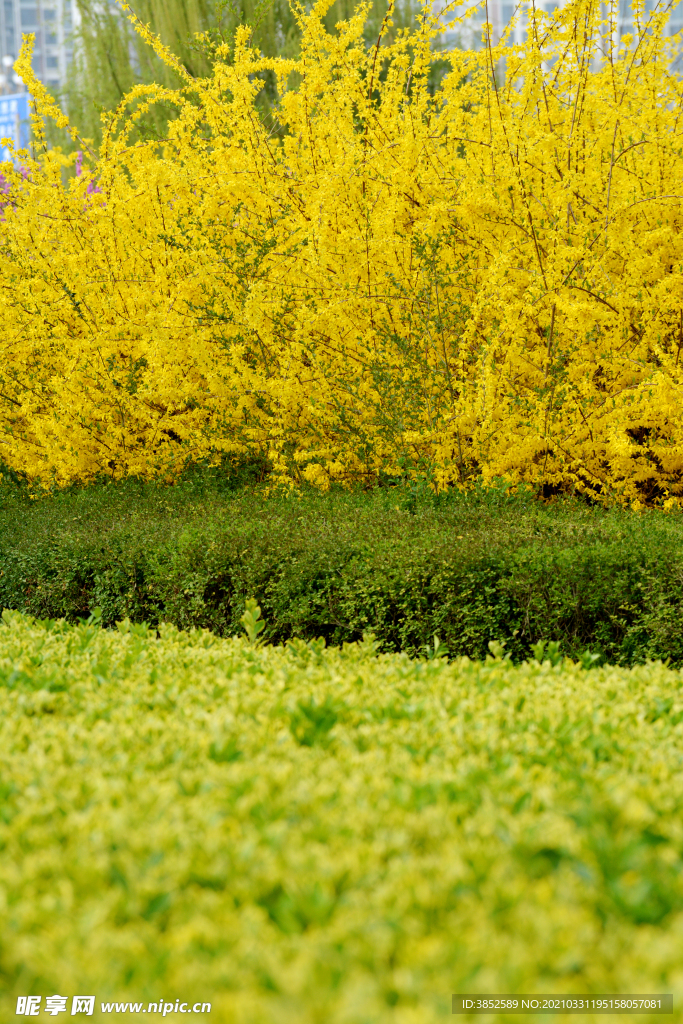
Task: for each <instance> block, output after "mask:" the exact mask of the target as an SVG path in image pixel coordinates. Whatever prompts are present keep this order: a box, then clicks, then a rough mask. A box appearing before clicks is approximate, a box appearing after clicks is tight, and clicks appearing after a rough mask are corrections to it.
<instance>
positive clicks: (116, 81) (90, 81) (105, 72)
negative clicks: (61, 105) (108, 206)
mask: <svg viewBox="0 0 683 1024" xmlns="http://www.w3.org/2000/svg"><path fill="white" fill-rule="evenodd" d="M76 2H77V6H78V14H79V17H78V25H77V28H76V31H75V33H74V38H73V47H74V60H73V63H72V65H71V67H70V70H69V76H68V80H67V83H66V88H65V90H64V97H63V98H64V100H65V103H66V109H67V110H68V111H69V114H70V116H71V119H72V120H73V122H74V124H77V125H78V127H79V130H80V132H81V134H82V135H85V136H87V137H89V138H90V139H91V140H92V141H94V142H95V143H96V144H97V145H98V146H99V144H100V142H101V141H102V124H101V121H100V114H99V111H102V110H103V109H104V110H113V109H115V108H116V107H117V106H118V105H119V103H120V102H121V101H122V100H123V99H124V97H125V96H126V94H127V93H128V92H129V90H130V89H132V88H133V86H135V85H138V84H147V85H150V84H152V83H154V82H155V83H157V84H158V85H162V86H165V87H171V88H177V87H178V86H179V85H181V84H182V78H181V76H180V75H179V73H178V71H177V70H176V68H175V67H173V66H169V65H168V63H164V61H163V60H161V59H160V58H159V57H158V56H157V55H156V54H155V53H154V50H152V49H151V47H149V46H148V45H147V44H146V42H145V40H144V39H142V38H141V37H140V35H138V33H136V32H135V31H134V30H133V28H132V26H131V25H130V23H129V22H128V21H127V19H126V18H125V17H123V15H122V12H121V9H120V8H119V7H118V5H116V4H111V3H105V4H103V3H98V2H96V0H76ZM134 8H135V12H136V14H137V15H138V17H139V18H140V21H142V22H143V23H144V24H145V25H149V27H150V29H151V30H152V31H153V32H154V33H155V34H156V35H158V36H159V38H160V39H161V41H162V42H163V44H164V45H165V46H167V47H168V48H169V49H170V50H171V51H172V52H173V53H174V54H175V56H176V57H177V58H178V60H179V62H180V64H181V65H182V66H183V67H184V68H185V70H186V71H188V72H189V73H190V74H191V75H192V76H193V77H194V78H203V77H205V76H206V75H208V74H210V72H211V67H212V63H213V58H214V52H215V48H216V47H217V46H218V45H220V44H222V43H228V45H229V44H231V43H232V42H233V40H234V36H235V31H236V29H237V27H238V26H239V25H241V24H243V25H248V26H249V28H250V29H251V31H252V42H253V45H254V46H255V47H256V48H257V49H258V50H259V51H260V52H262V53H263V54H264V55H265V56H266V57H291V56H294V55H296V54H297V53H298V50H299V40H300V37H301V29H300V26H299V23H298V22H297V20H296V18H295V16H294V12H293V11H292V8H291V7H290V5H289V3H288V2H287V0H258V2H257V0H239V2H237V0H135V3H134ZM386 10H387V4H386V0H373V4H372V8H371V10H370V11H369V14H368V21H367V24H366V38H367V41H368V42H370V41H372V42H374V41H376V39H377V34H378V32H379V28H380V26H381V24H382V19H383V17H384V15H385V14H386ZM352 13H353V7H352V4H351V3H350V0H335V2H334V3H333V5H332V7H331V8H330V9H329V11H328V12H327V14H326V16H325V23H326V25H327V26H328V28H329V29H330V30H333V29H334V26H335V25H336V23H337V22H338V21H340V20H344V19H345V18H347V17H349V16H350V15H351V14H352ZM397 14H398V17H397V18H396V21H397V25H398V26H402V25H406V26H407V25H411V24H412V23H413V20H414V12H413V11H412V9H411V5H410V2H409V0H408V2H400V3H399V5H398V9H397ZM262 77H263V81H264V88H263V90H262V92H261V93H260V95H259V97H258V100H257V108H258V109H259V112H260V113H261V115H262V116H265V117H267V118H268V120H269V123H270V124H272V104H273V101H274V99H275V95H274V89H273V86H274V79H273V78H272V76H270V75H268V74H267V73H265V74H263V75H262ZM175 113H176V110H175V108H174V106H173V105H169V104H166V103H163V102H162V103H160V104H155V105H154V106H153V107H152V108H151V109H150V110H148V111H147V113H146V115H145V118H144V121H143V122H142V123H138V126H137V130H136V131H135V132H134V133H133V137H134V138H139V137H140V135H142V136H143V137H144V136H145V135H148V136H153V135H155V134H156V136H157V137H158V138H161V137H165V135H166V131H167V129H168V119H169V117H173V116H175ZM50 136H51V137H53V138H55V139H58V140H59V141H60V142H61V144H62V145H63V146H65V148H78V144H77V143H71V145H69V144H70V142H71V140H70V139H69V136H68V133H66V132H56V131H55V130H54V128H52V130H51V131H50Z"/></svg>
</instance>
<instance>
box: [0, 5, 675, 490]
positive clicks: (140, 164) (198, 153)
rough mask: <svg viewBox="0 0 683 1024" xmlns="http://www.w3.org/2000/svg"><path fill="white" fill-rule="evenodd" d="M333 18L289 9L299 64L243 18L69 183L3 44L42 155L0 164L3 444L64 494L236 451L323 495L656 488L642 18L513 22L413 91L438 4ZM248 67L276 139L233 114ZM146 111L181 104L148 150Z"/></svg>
mask: <svg viewBox="0 0 683 1024" xmlns="http://www.w3.org/2000/svg"><path fill="white" fill-rule="evenodd" d="M329 2H330V0H319V2H318V3H316V4H315V5H314V6H313V8H312V10H311V12H310V14H308V15H305V14H304V13H300V15H299V16H300V19H301V24H302V31H303V38H302V47H301V56H300V58H298V59H293V60H289V59H270V58H269V59H265V58H263V57H261V56H260V54H258V53H256V52H255V51H254V50H253V49H252V48H250V46H249V45H248V32H247V30H246V29H242V30H240V32H239V33H238V35H237V41H236V44H235V49H234V54H231V55H230V59H229V55H228V50H227V47H225V48H223V49H222V50H219V52H218V60H217V63H216V64H215V68H214V72H213V76H212V77H211V78H210V79H207V80H201V81H199V80H193V79H192V78H191V77H190V76H189V75H188V73H187V72H186V71H185V69H183V68H179V70H180V72H181V73H182V75H183V80H184V83H185V84H184V85H183V87H182V88H181V89H179V90H178V91H177V92H172V91H168V90H163V89H161V88H157V87H142V86H141V87H138V88H136V89H134V90H133V92H132V93H131V94H130V95H129V96H128V97H127V98H126V99H125V100H124V101H122V103H121V105H120V107H119V109H118V110H116V111H115V112H113V113H111V114H107V115H103V117H104V140H103V143H102V147H101V150H100V152H99V153H93V154H91V156H90V158H89V159H90V163H89V164H87V167H86V173H84V174H82V175H80V176H73V175H71V176H68V175H67V173H66V165H67V164H69V162H70V161H69V160H67V158H66V157H64V156H63V155H62V154H61V153H59V152H58V151H55V150H49V149H47V148H46V146H45V145H44V143H43V141H42V140H43V138H44V130H43V127H42V126H43V124H44V121H43V120H42V119H43V118H44V117H55V118H56V119H57V120H58V122H59V123H60V124H61V125H62V126H63V125H64V124H66V118H65V116H64V115H63V114H61V112H60V111H59V110H58V109H57V108H55V107H54V105H53V103H52V101H51V100H50V98H49V96H48V95H47V93H46V92H45V90H44V89H43V88H42V86H41V85H40V83H39V82H37V81H36V79H35V78H34V77H33V75H32V73H31V69H30V41H27V42H26V44H25V47H24V50H23V51H22V56H21V59H20V60H19V62H18V64H17V69H18V71H19V72H20V73H21V74H22V75H23V77H24V79H25V81H26V82H27V83H28V85H29V87H30V89H31V91H32V92H33V94H34V95H35V102H36V109H37V115H36V117H35V119H34V122H35V123H34V134H35V137H36V140H37V141H36V144H35V147H34V155H33V156H30V155H28V154H24V155H23V156H21V158H20V163H21V167H17V169H16V170H12V169H11V168H10V167H9V165H7V168H6V176H7V177H8V180H9V183H10V192H9V194H8V196H7V197H6V198H7V200H8V205H6V207H5V212H4V217H5V220H4V223H2V225H1V232H0V233H1V237H2V245H1V247H0V276H1V280H2V289H1V290H0V325H1V330H0V346H1V348H0V453H1V457H2V459H3V460H4V461H5V462H6V463H7V464H8V465H10V466H12V467H14V468H16V469H19V470H22V471H24V472H25V473H27V474H28V475H29V476H30V477H31V478H34V479H36V480H42V481H45V482H49V481H53V482H56V483H57V484H60V483H66V482H68V481H71V480H75V479H88V478H91V477H93V476H94V475H97V474H99V473H109V474H112V475H113V476H115V477H120V476H124V475H126V474H130V473H135V474H142V475H143V476H151V475H153V474H155V473H158V472H164V473H166V474H173V473H175V472H177V471H178V470H179V468H180V467H181V466H182V464H183V463H184V462H186V461H187V460H192V459H196V458H200V457H207V456H209V457H214V456H217V455H218V454H220V453H221V452H224V453H225V452H228V453H249V452H259V453H262V454H266V455H268V456H269V457H270V458H271V459H272V461H273V463H274V465H275V468H276V471H277V472H278V473H279V474H280V475H281V476H282V477H285V478H287V479H290V480H298V479H302V478H303V479H306V480H309V481H312V482H314V483H316V484H319V485H321V486H323V487H326V486H328V485H329V482H330V481H331V480H340V481H343V482H351V481H354V480H365V481H372V480H373V479H376V478H377V476H378V474H379V473H380V472H388V473H392V474H401V473H406V474H410V475H413V476H415V475H420V476H421V477H422V478H424V479H427V480H429V481H430V482H431V483H432V484H433V485H434V486H436V487H443V486H446V485H448V484H450V483H455V484H457V485H460V486H465V485H467V483H468V482H469V481H471V480H472V479H474V478H476V477H479V478H481V477H483V478H484V480H488V479H490V478H492V477H495V476H504V477H507V478H508V479H510V480H513V481H516V480H527V481H534V482H544V483H547V484H550V485H556V486H563V487H570V488H571V487H573V488H575V489H578V490H583V491H586V492H589V493H591V494H594V495H597V496H600V497H603V498H609V499H610V500H613V499H615V498H616V499H620V500H625V501H632V502H633V501H641V500H649V499H650V498H652V497H653V496H659V497H665V498H666V497H667V495H668V500H669V502H670V503H672V504H673V503H676V502H677V500H678V498H677V496H679V495H683V472H682V471H683V421H682V418H681V415H680V408H681V401H682V399H683V391H682V389H681V385H682V381H683V360H682V359H681V349H682V347H683V273H682V264H681V253H682V251H683V234H682V232H681V226H682V217H681V203H682V202H683V192H682V190H681V181H682V180H683V150H682V148H681V146H682V141H681V140H682V133H683V127H682V126H681V110H682V107H683V82H682V81H681V78H680V77H678V76H677V75H676V74H675V73H674V72H673V71H672V70H671V67H672V57H673V52H674V48H675V46H676V45H678V43H677V41H676V40H673V41H672V40H670V39H668V38H667V37H665V36H664V34H663V30H664V28H665V24H666V19H667V13H666V11H665V10H660V9H657V10H655V11H654V12H650V13H647V14H646V13H645V11H644V4H643V3H642V0H636V2H635V6H634V21H635V24H636V32H635V34H634V35H633V36H632V37H631V36H626V37H624V38H623V39H621V40H620V41H619V42H617V41H616V32H615V31H614V23H613V22H614V18H613V15H614V10H613V9H612V10H611V13H610V12H608V15H607V20H606V21H601V15H600V6H601V5H599V4H597V3H596V2H595V0H572V2H569V3H566V4H564V5H562V7H561V8H560V9H558V10H557V11H555V12H554V14H553V15H552V17H550V16H546V15H544V14H541V13H539V12H536V13H534V12H532V13H531V14H530V16H529V18H530V20H529V24H528V35H527V40H528V41H527V42H526V43H525V45H524V46H521V47H520V46H509V47H506V46H505V45H504V44H505V40H503V42H501V44H500V45H498V46H496V47H492V46H490V45H486V46H484V47H483V48H482V49H481V50H480V51H478V52H467V51H460V50H455V51H452V52H449V53H447V54H446V55H445V58H446V60H447V61H448V63H449V66H450V70H449V72H448V74H447V75H446V77H445V78H444V80H443V82H442V84H441V85H440V86H439V87H438V88H436V89H435V90H434V91H433V94H432V92H430V87H429V74H428V72H429V68H430V62H431V61H432V60H433V52H432V44H433V41H434V38H435V37H436V36H437V35H438V32H439V27H440V22H439V19H438V18H437V17H436V16H432V15H431V14H429V11H428V9H425V14H424V18H423V19H422V21H421V24H420V27H419V28H418V29H417V30H416V31H415V32H414V33H412V34H409V33H408V34H406V33H404V32H401V33H399V34H398V36H397V37H396V38H395V39H394V40H393V41H392V42H391V43H390V44H389V43H388V44H387V45H384V43H383V41H382V37H380V39H379V40H378V42H377V45H376V46H374V47H373V48H371V49H370V51H368V50H367V49H366V48H365V46H364V44H363V24H364V18H365V15H366V13H367V9H368V4H367V3H366V4H365V5H363V4H361V5H360V6H359V7H358V9H357V13H356V15H355V16H354V17H353V18H351V19H350V20H349V21H347V22H342V23H340V24H339V25H338V26H337V32H336V34H333V35H330V34H328V33H327V32H326V30H325V29H324V26H323V23H322V17H323V14H324V12H325V11H326V10H327V8H328V7H329ZM131 17H132V16H131ZM133 20H134V19H133ZM387 20H390V14H389V15H388V16H387ZM385 27H386V25H385ZM138 28H139V31H140V32H142V33H143V34H147V35H149V33H148V30H146V29H145V28H144V26H141V25H138ZM149 42H150V45H152V46H154V47H155V48H156V50H157V52H159V53H160V54H162V55H163V56H164V59H165V60H167V61H168V62H170V63H172V64H173V63H174V61H175V58H174V57H173V56H172V55H171V54H169V53H168V52H167V51H165V50H164V48H163V47H162V46H161V44H160V43H159V42H158V41H157V40H155V39H154V38H152V37H151V36H150V37H149ZM233 58H234V59H233ZM265 74H270V75H272V76H274V78H275V79H276V81H277V84H278V88H279V106H278V119H279V122H278V123H277V124H275V125H274V126H273V125H270V126H266V125H264V124H263V123H262V121H261V120H260V119H259V116H258V113H257V111H256V108H255V103H254V100H255V97H256V96H257V94H258V91H259V89H260V88H261V87H262V84H263V75H265ZM158 101H163V102H165V103H167V104H171V105H173V106H174V107H175V108H176V109H177V115H178V116H177V118H176V119H175V120H172V121H171V123H170V125H169V129H168V137H167V138H166V139H164V140H161V141H159V140H151V141H137V142H132V141H130V140H131V131H132V128H133V125H135V124H136V123H138V122H139V121H140V120H141V119H143V120H144V112H145V110H146V109H147V107H148V105H149V104H150V103H153V102H158ZM131 111H132V112H131ZM72 131H73V134H74V137H76V129H75V128H74V129H72ZM65 182H66V183H65ZM95 184H96V186H97V188H98V189H99V191H94V186H95Z"/></svg>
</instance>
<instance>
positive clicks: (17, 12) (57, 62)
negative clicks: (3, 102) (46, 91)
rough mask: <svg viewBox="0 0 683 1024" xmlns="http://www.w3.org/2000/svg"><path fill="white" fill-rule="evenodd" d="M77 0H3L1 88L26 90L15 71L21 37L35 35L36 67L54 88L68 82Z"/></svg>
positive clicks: (0, 8)
mask: <svg viewBox="0 0 683 1024" xmlns="http://www.w3.org/2000/svg"><path fill="white" fill-rule="evenodd" d="M74 17H77V11H76V0H0V43H1V51H0V56H1V57H2V69H1V74H0V91H2V92H4V93H12V92H23V90H24V88H25V86H24V85H23V83H22V82H21V81H20V80H19V79H17V77H16V76H15V75H14V73H13V71H12V64H13V63H14V61H15V60H16V58H17V57H18V55H19V49H20V47H21V37H22V35H26V34H27V33H32V34H34V35H35V46H34V50H33V70H34V72H35V74H36V76H37V77H38V78H39V79H40V80H41V82H43V83H44V84H45V85H46V86H48V87H49V88H51V89H57V90H58V89H59V88H60V87H61V86H62V85H63V84H64V82H65V81H66V73H67V68H68V66H69V63H70V61H71V57H72V46H71V36H72V31H73V20H72V19H73V18H74Z"/></svg>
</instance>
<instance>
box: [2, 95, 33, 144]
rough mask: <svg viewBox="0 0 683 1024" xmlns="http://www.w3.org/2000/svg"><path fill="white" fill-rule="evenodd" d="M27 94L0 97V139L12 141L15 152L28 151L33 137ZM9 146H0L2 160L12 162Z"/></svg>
mask: <svg viewBox="0 0 683 1024" xmlns="http://www.w3.org/2000/svg"><path fill="white" fill-rule="evenodd" d="M29 99H30V96H29V94H28V93H27V92H20V93H10V94H9V95H5V96H0V139H11V140H12V142H13V143H14V148H15V150H18V149H27V148H28V143H29V138H30V135H31V121H30V114H29V108H28V101H29ZM11 159H12V157H11V155H10V151H9V149H8V148H7V146H0V160H11Z"/></svg>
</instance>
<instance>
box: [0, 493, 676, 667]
mask: <svg viewBox="0 0 683 1024" xmlns="http://www.w3.org/2000/svg"><path fill="white" fill-rule="evenodd" d="M682 542H683V517H681V516H680V515H678V514H668V515H665V514H663V513H661V512H647V513H639V514H635V513H628V512H625V511H622V510H613V511H605V510H603V509H595V508H590V507H588V506H586V505H585V504H582V503H579V502H578V501H565V502H562V503H559V504H557V505H544V504H543V503H541V502H538V501H535V500H534V499H533V498H532V497H530V496H528V495H522V496H518V497H512V498H509V497H505V496H504V495H503V494H502V493H500V492H495V491H494V492H491V493H488V494H486V493H478V494H474V495H470V496H468V497H457V496H456V497H451V498H449V499H447V500H444V501H442V502H440V503H437V502H434V501H431V502H430V501H429V500H427V499H421V498H420V497H419V496H417V497H416V496H415V495H409V494H406V493H405V492H403V491H402V490H400V489H398V488H383V489H378V490H377V491H376V492H373V493H371V494H343V493H335V494H329V495H318V494H304V495H303V496H301V495H300V496H290V497H284V496H277V495H275V496H272V495H271V496H270V497H268V496H267V495H266V494H265V492H264V491H263V490H262V489H259V488H258V487H254V486H251V487H246V488H241V489H239V490H236V491H230V490H229V489H223V490H221V489H219V488H218V487H217V486H216V484H215V480H214V479H213V478H212V479H211V480H209V478H207V477H195V478H193V479H190V480H188V481H185V482H183V483H182V484H181V485H179V486H177V487H173V488H161V487H154V486H137V485H135V484H134V483H131V482H128V483H126V484H124V485H118V486H113V485H110V486H109V487H94V488H89V489H86V490H82V491H74V492H72V493H69V494H61V495H57V496H53V497H49V498H43V499H40V500H38V501H33V502H32V501H30V500H29V499H28V498H27V497H26V496H24V495H23V494H22V493H21V492H20V491H19V490H18V489H17V488H16V487H14V486H10V485H5V486H4V488H0V607H5V608H12V609H18V610H21V611H24V612H27V613H30V614H32V615H35V616H39V617H43V618H45V617H47V618H61V617H65V618H67V619H68V620H70V621H74V620H76V619H78V618H82V617H86V616H87V615H88V614H89V613H90V611H91V610H92V609H93V608H95V607H99V608H100V609H101V611H102V621H103V623H104V624H105V625H108V626H111V625H113V624H114V623H115V622H116V621H118V620H122V619H124V618H125V617H129V618H130V619H131V621H145V622H147V623H149V624H150V625H157V624H158V623H160V622H163V621H167V622H171V623H173V624H174V625H176V626H177V627H179V628H182V629H188V628H191V627H193V626H198V627H207V628H209V629H211V630H213V631H214V632H215V633H217V634H219V635H228V636H229V635H234V634H236V633H239V632H240V631H241V626H240V617H241V615H242V614H243V611H244V602H245V599H246V598H247V597H249V596H253V597H255V598H256V599H257V600H258V602H259V604H260V605H261V608H262V610H263V614H264V617H265V619H266V622H267V629H266V633H265V637H266V639H267V640H269V641H273V642H275V641H277V642H282V641H285V640H287V639H289V638H290V637H293V636H300V637H302V638H305V639H310V638H313V637H324V638H325V640H326V641H327V642H328V643H330V644H339V643H342V642H344V641H352V640H357V639H360V638H361V636H362V634H363V632H364V631H366V630H372V631H373V632H374V633H375V635H376V637H377V638H378V640H380V641H381V644H382V648H383V649H384V650H387V651H391V650H394V651H395V650H404V651H407V652H409V653H411V654H416V653H424V649H425V647H426V646H427V645H428V644H430V643H432V638H433V636H434V634H435V633H436V634H437V635H438V636H439V639H440V641H441V642H442V643H443V644H445V645H446V647H447V649H448V651H449V652H450V654H451V655H453V656H454V655H460V654H467V655H469V656H470V657H472V658H482V657H485V656H486V654H487V653H488V644H489V641H491V640H500V641H503V642H504V643H505V645H506V647H505V649H506V651H508V652H509V653H510V654H511V655H512V658H513V660H514V661H516V662H517V661H522V660H524V659H525V658H527V657H528V656H529V654H530V652H531V648H532V646H533V645H534V644H535V643H537V642H538V641H539V640H550V641H552V640H555V641H558V642H559V644H560V650H561V651H562V653H564V654H566V655H568V656H570V657H573V658H579V657H580V656H581V655H582V654H583V653H584V652H585V651H586V650H591V651H593V652H594V653H598V654H600V655H601V656H602V658H603V659H604V660H607V661H609V662H610V663H613V664H621V665H630V664H634V663H639V662H643V661H645V660H646V659H648V658H652V659H657V658H661V659H663V660H665V659H667V658H668V659H670V661H671V664H672V665H683V629H682V628H681V612H682V608H681V606H682V603H683V543H682Z"/></svg>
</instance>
